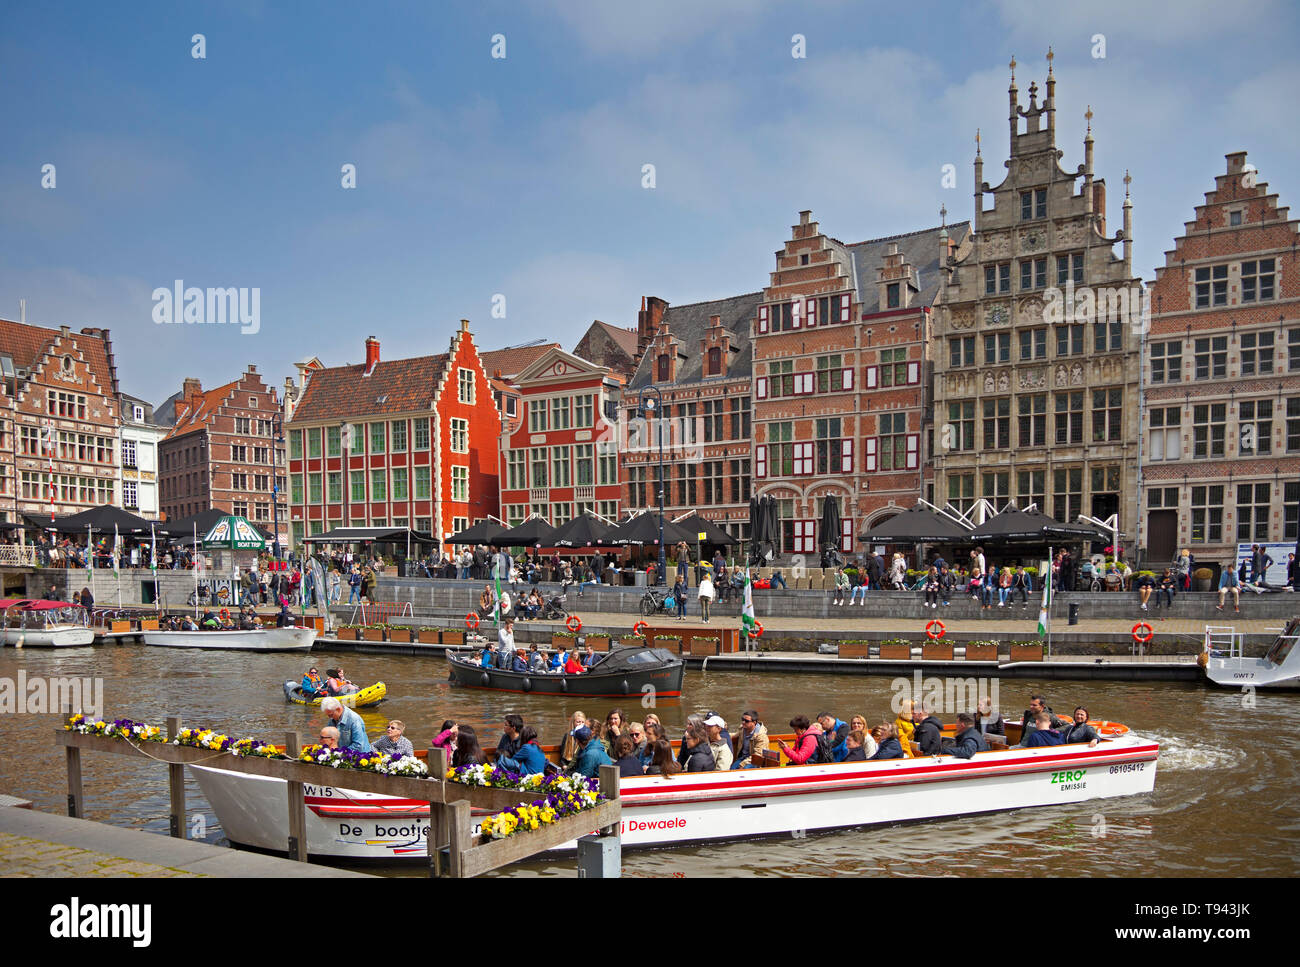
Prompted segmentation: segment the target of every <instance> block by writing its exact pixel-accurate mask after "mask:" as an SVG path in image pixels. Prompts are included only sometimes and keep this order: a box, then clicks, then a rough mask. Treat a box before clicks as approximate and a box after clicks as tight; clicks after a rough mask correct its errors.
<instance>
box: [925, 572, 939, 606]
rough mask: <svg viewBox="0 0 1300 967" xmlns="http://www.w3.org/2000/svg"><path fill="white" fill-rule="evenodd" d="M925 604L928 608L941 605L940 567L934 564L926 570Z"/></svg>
mask: <svg viewBox="0 0 1300 967" xmlns="http://www.w3.org/2000/svg"><path fill="white" fill-rule="evenodd" d="M924 590H925V606H926V607H927V608H937V607H939V569H938V568H937V567H935V566H934V565H933V564H932V565H930V570H928V571H926V572H925V585H924Z"/></svg>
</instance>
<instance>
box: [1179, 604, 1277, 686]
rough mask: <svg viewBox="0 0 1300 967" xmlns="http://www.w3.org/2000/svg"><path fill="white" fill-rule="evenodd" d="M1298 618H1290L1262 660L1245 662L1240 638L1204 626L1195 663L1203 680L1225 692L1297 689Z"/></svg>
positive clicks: (1230, 630) (1234, 633)
mask: <svg viewBox="0 0 1300 967" xmlns="http://www.w3.org/2000/svg"><path fill="white" fill-rule="evenodd" d="M1298 639H1300V618H1292V619H1291V620H1290V621H1289V622H1287V625H1286V627H1285V628H1283V629H1282V633H1281V634H1280V635H1278V636H1277V639H1276V640H1275V641H1274V642H1273V644H1272V645H1271V646H1270V647H1269V649H1268V651H1267V652H1266V653H1265V655H1264V657H1263V658H1247V657H1246V655H1245V649H1244V647H1243V642H1242V635H1241V634H1239V633H1238V632H1237V631H1235V630H1234V629H1233V628H1230V627H1225V626H1216V625H1206V626H1205V648H1204V650H1203V651H1202V652H1201V656H1200V658H1199V659H1198V663H1199V664H1200V666H1201V668H1203V669H1204V670H1205V677H1206V679H1207V680H1208V681H1210V682H1213V683H1214V684H1215V685H1222V686H1223V687H1225V688H1246V687H1249V688H1268V689H1300V648H1296V647H1295V644H1296V641H1297V640H1298Z"/></svg>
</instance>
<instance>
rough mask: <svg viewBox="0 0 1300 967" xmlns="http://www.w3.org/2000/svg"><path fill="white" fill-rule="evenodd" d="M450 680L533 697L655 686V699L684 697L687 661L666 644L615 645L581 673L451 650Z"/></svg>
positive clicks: (635, 691) (616, 693) (613, 694)
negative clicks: (501, 662) (515, 665)
mask: <svg viewBox="0 0 1300 967" xmlns="http://www.w3.org/2000/svg"><path fill="white" fill-rule="evenodd" d="M447 663H448V664H449V665H450V666H451V674H450V676H449V678H450V680H451V681H452V682H454V683H455V684H457V685H463V686H464V687H466V688H487V689H493V690H495V691H502V692H531V693H533V694H534V695H574V696H582V697H587V698H621V697H622V696H624V695H641V694H644V693H646V692H647V691H648V690H650V689H653V690H654V692H653V694H654V695H655V697H656V698H680V697H681V694H682V673H683V671H684V669H685V665H684V663H683V662H682V660H681V659H680V658H678V657H676V656H675V655H673V654H672V652H670V651H667V650H665V649H663V648H645V647H628V648H614V649H613V650H611V651H610V652H609V653H608V654H606V655H603V656H602V657H601V658H599V659H598V660H597V662H596V664H594V665H592V666H591V668H590V669H589V670H588V671H585V672H583V673H582V674H580V675H565V674H562V673H561V674H550V673H537V672H514V671H506V670H505V669H502V668H484V667H483V666H482V665H481V664H480V663H479V658H478V657H477V655H474V656H469V655H464V654H463V653H462V654H452V653H451V652H448V653H447Z"/></svg>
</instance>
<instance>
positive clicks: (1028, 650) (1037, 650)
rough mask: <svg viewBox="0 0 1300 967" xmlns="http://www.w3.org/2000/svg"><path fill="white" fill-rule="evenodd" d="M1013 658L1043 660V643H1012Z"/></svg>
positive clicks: (1017, 659)
mask: <svg viewBox="0 0 1300 967" xmlns="http://www.w3.org/2000/svg"><path fill="white" fill-rule="evenodd" d="M1011 660H1012V661H1042V660H1043V646H1042V645H1012V646H1011Z"/></svg>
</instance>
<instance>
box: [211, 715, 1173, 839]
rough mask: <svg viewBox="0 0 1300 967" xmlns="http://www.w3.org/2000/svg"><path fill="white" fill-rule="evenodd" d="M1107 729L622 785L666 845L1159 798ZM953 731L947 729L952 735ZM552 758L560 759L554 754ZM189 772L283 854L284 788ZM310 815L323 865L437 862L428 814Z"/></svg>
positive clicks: (1142, 761) (387, 805)
mask: <svg viewBox="0 0 1300 967" xmlns="http://www.w3.org/2000/svg"><path fill="white" fill-rule="evenodd" d="M1099 724H1100V725H1102V728H1100V729H1099V731H1100V732H1101V733H1102V734H1101V739H1100V741H1099V742H1098V744H1097V745H1096V746H1089V745H1088V744H1086V743H1081V744H1073V745H1058V746H1045V747H1038V748H1023V749H1022V748H1014V747H1012V748H1005V749H998V750H996V751H991V752H979V753H976V754H975V756H974V757H973V758H971V759H961V758H957V757H955V756H952V755H930V756H918V757H916V758H909V759H885V760H869V761H865V762H851V763H834V764H830V763H827V764H819V765H785V766H782V765H778V764H776V763H779V762H780V761H781V756H780V753H775V754H769V755H768V756H767V757H764V758H763V760H762V762H763V765H762V766H760V767H758V768H752V769H737V770H733V771H729V772H690V773H678V774H676V775H673V776H667V777H664V776H657V775H655V776H633V777H630V778H625V779H623V780H621V782H620V796H621V798H622V807H623V808H622V821H621V825H620V834H621V837H622V843H623V846H624V847H633V848H634V847H651V846H654V847H662V846H678V845H683V844H687V843H698V842H701V841H720V840H727V839H747V838H753V837H761V836H774V835H782V834H784V835H787V836H788V835H796V836H797V835H803V833H805V832H808V831H813V830H830V829H837V828H845V827H861V826H871V825H878V824H882V823H897V822H904V821H910V820H918V819H938V818H942V817H945V816H962V817H968V816H970V815H972V814H974V813H992V812H1003V811H1006V810H1010V809H1020V808H1025V807H1034V808H1037V807H1043V806H1055V805H1061V804H1065V803H1079V802H1084V801H1087V800H1092V799H1111V798H1116V797H1121V796H1132V795H1138V794H1141V793H1149V792H1151V791H1152V790H1153V789H1154V787H1155V777H1156V761H1157V757H1158V756H1159V753H1160V747H1159V745H1158V744H1157V743H1156V742H1155V741H1154V740H1152V739H1149V738H1145V737H1143V736H1140V735H1136V734H1134V733H1133V732H1130V731H1129V730H1128V729H1127V728H1126V727H1124V726H1122V725H1116V724H1114V723H1099ZM1006 729H1007V736H1006V738H1007V741H1008V742H1012V743H1014V742H1017V741H1019V738H1020V726H1019V725H1018V724H1013V723H1010V722H1008V723H1007V725H1006ZM953 731H954V729H953V727H952V726H948V727H947V728H946V729H945V733H946V734H948V735H951V734H952V733H953ZM780 738H785V739H786V740H787V741H792V740H793V738H794V737H793V736H784V737H783V736H772V737H771V739H772V741H773V749H775V748H776V746H775V742H776V740H777V739H780ZM545 751H546V752H547V754H548V758H550V759H552V760H553V759H554V758H555V756H556V753H557V750H556V748H555V747H545ZM418 754H419V755H421V756H422V755H423V753H418ZM190 768H191V769H193V771H194V775H195V777H196V778H197V780H198V783H199V788H200V789H201V790H202V792H203V795H204V796H205V797H206V799H207V801H208V802H209V803H210V804H211V805H212V808H213V810H214V811H215V812H216V815H217V818H218V820H219V821H220V823H221V827H222V830H223V831H224V832H225V835H226V837H227V838H228V839H229V840H230V841H231V843H233V844H236V845H239V846H245V847H251V848H254V849H259V850H263V851H269V852H281V853H282V852H285V850H286V847H287V844H288V837H289V820H288V814H287V810H286V808H285V803H286V790H285V784H284V781H283V780H279V779H269V778H264V777H261V776H255V775H247V774H243V773H237V772H224V771H219V770H214V769H207V768H204V767H203V766H191V767H190ZM338 781H340V782H346V779H344V778H343V777H342V776H340V777H339V779H338ZM305 803H306V809H305V811H304V815H305V820H306V835H307V852H308V854H309V855H310V856H311V857H313V858H316V859H320V860H327V861H328V860H347V861H351V860H372V861H388V862H391V861H396V860H403V859H407V860H422V859H424V857H425V856H426V850H427V847H426V842H425V837H426V834H427V832H428V825H429V810H428V805H427V804H426V803H420V802H416V801H413V800H410V799H398V798H393V797H390V796H383V795H378V794H373V793H364V792H356V791H350V790H348V789H347V788H345V787H343V786H312V785H308V786H306V787H305ZM475 815H476V816H477V817H479V818H482V816H483V815H486V813H480V812H479V811H475ZM525 835H526V834H525ZM575 848H576V842H569V843H566V844H563V845H562V846H559V847H556V850H558V851H563V850H573V849H575Z"/></svg>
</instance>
